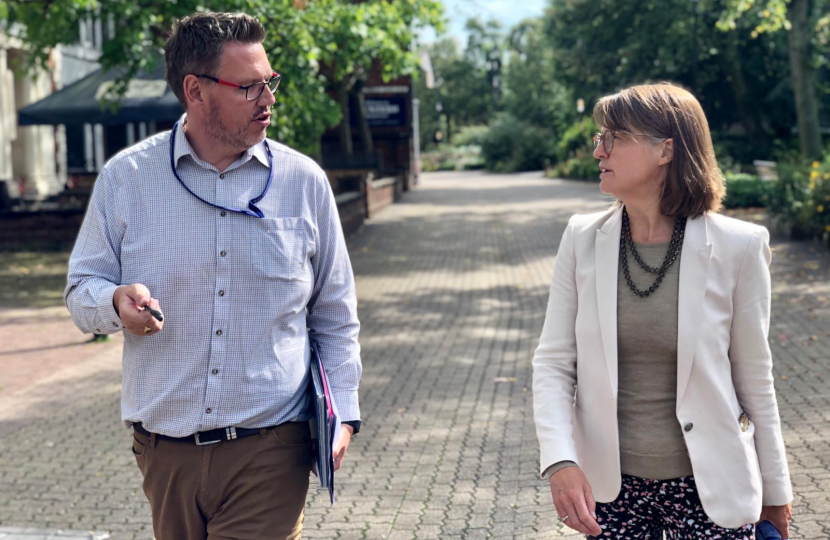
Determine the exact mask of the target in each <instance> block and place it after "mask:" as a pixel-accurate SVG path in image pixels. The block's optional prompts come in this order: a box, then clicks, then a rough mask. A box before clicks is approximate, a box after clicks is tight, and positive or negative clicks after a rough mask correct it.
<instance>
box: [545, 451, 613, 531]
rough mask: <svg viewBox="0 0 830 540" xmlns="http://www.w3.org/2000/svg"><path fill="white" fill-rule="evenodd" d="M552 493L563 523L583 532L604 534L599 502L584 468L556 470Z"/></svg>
mask: <svg viewBox="0 0 830 540" xmlns="http://www.w3.org/2000/svg"><path fill="white" fill-rule="evenodd" d="M550 493H551V495H552V496H553V505H554V506H555V507H556V513H557V515H558V516H559V519H560V520H561V521H562V523H564V524H565V525H567V526H568V527H570V528H571V529H576V530H577V531H579V532H581V533H583V534H590V535H593V536H599V535H600V534H602V529H601V528H600V526H599V524H598V523H597V514H596V509H597V503H596V502H595V501H594V495H593V492H592V491H591V484H589V483H588V479H587V478H585V473H583V472H582V469H580V468H579V467H566V468H564V469H561V470H559V471H556V472H555V473H554V474H553V475H552V476H551V477H550Z"/></svg>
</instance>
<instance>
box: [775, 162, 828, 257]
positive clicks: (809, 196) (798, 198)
mask: <svg viewBox="0 0 830 540" xmlns="http://www.w3.org/2000/svg"><path fill="white" fill-rule="evenodd" d="M769 209H770V213H771V214H772V215H773V217H774V219H775V221H776V222H777V224H779V225H783V227H784V228H786V229H789V231H790V233H791V234H792V235H793V236H796V237H807V238H809V237H813V238H822V239H823V240H824V241H825V242H828V239H830V153H828V154H826V155H825V156H824V159H823V160H822V161H815V162H813V163H811V164H804V163H801V162H799V161H797V160H796V161H792V162H789V163H781V162H779V164H778V182H777V183H776V184H775V186H774V188H773V190H772V191H771V193H770V197H769Z"/></svg>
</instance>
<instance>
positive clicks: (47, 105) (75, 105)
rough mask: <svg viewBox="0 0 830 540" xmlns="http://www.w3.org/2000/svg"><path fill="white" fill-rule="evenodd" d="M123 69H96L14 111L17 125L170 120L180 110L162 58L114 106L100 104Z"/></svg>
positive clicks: (180, 112)
mask: <svg viewBox="0 0 830 540" xmlns="http://www.w3.org/2000/svg"><path fill="white" fill-rule="evenodd" d="M124 73H125V71H124V70H123V69H113V70H110V71H106V72H105V71H103V70H101V69H99V70H98V71H94V72H92V73H90V74H89V75H87V76H86V77H84V78H83V79H81V80H79V81H77V82H74V83H72V84H70V85H69V86H67V87H65V88H63V89H61V90H59V91H57V92H55V93H53V94H51V95H50V96H48V97H46V98H45V99H42V100H40V101H38V102H36V103H33V104H31V105H28V106H26V107H23V108H22V109H20V111H19V112H18V123H19V124H20V125H21V126H32V125H38V124H48V125H58V124H105V125H124V124H126V123H128V122H149V121H153V120H155V121H169V122H173V121H175V120H178V118H179V117H180V116H181V115H182V113H183V112H184V109H182V106H181V105H180V104H179V100H178V99H176V96H175V94H173V91H172V90H171V89H170V87H169V86H168V85H167V82H166V81H165V80H164V62H163V61H159V62H157V64H156V66H155V68H153V69H152V70H151V71H149V72H139V73H138V74H137V75H136V76H135V78H134V79H133V80H131V81H130V84H129V86H128V88H127V93H126V94H125V96H124V99H122V100H121V102H120V103H119V106H118V109H116V110H115V111H113V110H111V109H110V107H109V106H107V105H105V106H104V107H102V104H101V102H100V101H99V99H100V98H101V97H102V96H103V95H104V94H105V93H106V90H107V89H108V88H109V87H110V86H111V85H112V83H113V81H115V80H116V79H117V78H118V77H119V76H121V75H123V74H124Z"/></svg>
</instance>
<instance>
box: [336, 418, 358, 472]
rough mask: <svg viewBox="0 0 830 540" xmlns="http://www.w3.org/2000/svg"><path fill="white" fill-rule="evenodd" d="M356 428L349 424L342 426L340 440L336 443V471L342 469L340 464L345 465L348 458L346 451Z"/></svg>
mask: <svg viewBox="0 0 830 540" xmlns="http://www.w3.org/2000/svg"><path fill="white" fill-rule="evenodd" d="M353 434H354V428H353V427H352V426H350V425H348V424H340V439H339V440H338V441H337V442H336V443H335V445H334V449H333V452H332V453H333V454H334V470H335V471H336V470H338V469H340V464H342V463H343V458H344V457H346V450H348V449H349V443H350V442H351V440H352V435H353Z"/></svg>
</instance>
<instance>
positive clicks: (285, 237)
mask: <svg viewBox="0 0 830 540" xmlns="http://www.w3.org/2000/svg"><path fill="white" fill-rule="evenodd" d="M308 242H309V239H308V235H307V233H306V227H305V226H304V223H303V219H302V218H262V219H258V220H256V230H255V231H254V233H253V239H252V242H251V261H252V264H253V267H254V274H255V275H256V276H257V277H260V278H264V279H278V280H289V281H294V280H300V281H310V279H311V278H310V276H308V272H307V264H308Z"/></svg>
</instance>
